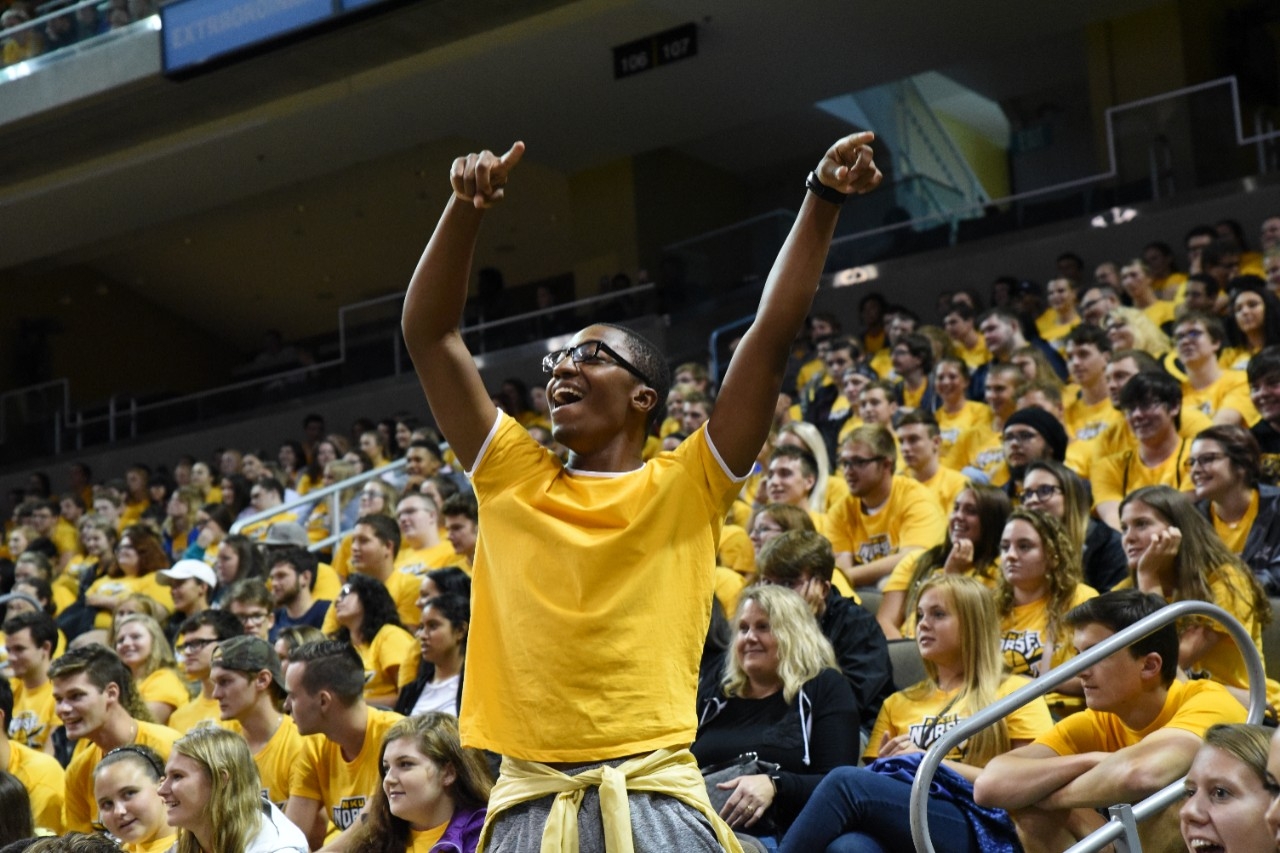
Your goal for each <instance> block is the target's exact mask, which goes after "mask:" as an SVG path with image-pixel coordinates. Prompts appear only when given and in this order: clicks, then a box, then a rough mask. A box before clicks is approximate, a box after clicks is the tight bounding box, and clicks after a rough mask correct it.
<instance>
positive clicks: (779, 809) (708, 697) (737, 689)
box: [692, 585, 859, 837]
mask: <svg viewBox="0 0 1280 853" xmlns="http://www.w3.org/2000/svg"><path fill="white" fill-rule="evenodd" d="M733 624H734V625H735V633H734V638H733V643H732V645H731V647H730V649H729V652H728V654H727V655H726V659H725V667H724V672H723V677H722V678H721V679H720V680H719V681H718V682H716V683H711V684H707V683H704V685H703V689H702V690H700V691H699V699H698V709H699V717H698V719H699V725H698V734H697V738H696V739H695V740H694V742H693V747H692V749H693V754H694V757H695V758H697V760H698V765H699V766H700V767H702V768H704V769H705V768H709V767H713V766H716V765H722V764H726V763H731V762H733V761H734V760H735V759H737V758H738V757H740V756H742V755H744V754H746V753H752V752H754V753H756V754H757V755H758V756H759V758H760V759H761V760H762V761H765V762H772V763H773V764H776V765H778V769H777V770H776V771H773V770H768V771H766V772H754V773H746V774H744V775H741V776H738V777H736V778H732V779H730V780H728V781H726V782H723V783H721V784H720V785H719V788H720V789H721V790H724V791H727V792H729V796H728V800H727V801H726V802H725V804H724V806H723V808H722V809H721V810H720V814H721V816H722V817H723V818H724V819H725V820H726V821H727V822H728V824H729V826H731V827H732V828H734V829H735V830H737V831H739V832H745V833H747V834H749V835H754V836H757V837H766V836H778V835H781V833H782V831H784V830H785V829H786V827H787V826H788V825H789V824H790V823H791V821H792V820H793V819H794V818H795V816H796V815H797V814H798V813H799V811H800V809H801V808H803V807H804V804H805V802H806V801H808V799H809V795H810V794H812V793H813V790H814V788H816V787H817V786H818V783H819V782H821V781H822V778H823V777H824V776H825V775H826V774H827V772H828V771H830V770H831V769H832V768H834V767H838V766H840V765H843V764H853V763H855V762H856V761H857V760H858V746H859V729H858V708H857V706H856V703H855V702H854V699H853V692H852V690H851V689H850V687H849V683H848V682H847V681H846V680H845V679H844V676H843V675H841V674H840V671H839V669H837V668H836V661H835V656H834V654H833V653H832V650H831V645H830V644H829V643H828V642H827V641H826V639H825V638H824V637H823V636H822V632H821V631H820V630H819V628H818V624H817V621H816V620H815V619H814V618H813V614H812V613H811V612H810V611H809V608H808V606H807V605H806V604H805V601H804V599H803V598H801V597H800V595H799V594H798V593H796V592H793V591H792V590H790V589H787V588H786V587H782V586H768V585H762V586H754V587H751V588H749V589H747V590H746V591H744V592H743V594H742V598H741V603H740V604H739V605H738V612H737V617H736V619H735V620H734V623H733Z"/></svg>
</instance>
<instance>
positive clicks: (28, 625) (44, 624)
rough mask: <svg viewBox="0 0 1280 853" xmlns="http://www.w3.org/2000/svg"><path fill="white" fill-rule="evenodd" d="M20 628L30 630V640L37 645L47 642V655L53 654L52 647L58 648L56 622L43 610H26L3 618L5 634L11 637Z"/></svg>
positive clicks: (20, 629)
mask: <svg viewBox="0 0 1280 853" xmlns="http://www.w3.org/2000/svg"><path fill="white" fill-rule="evenodd" d="M22 630H30V631H31V641H32V642H33V643H35V644H36V645H37V646H43V645H44V644H45V643H48V644H49V656H50V657H52V656H53V652H54V649H56V648H58V623H57V622H55V621H54V620H53V617H52V616H50V615H49V614H48V613H45V612H44V611H43V610H28V611H27V612H26V613H18V614H16V615H14V616H10V617H9V618H8V619H6V620H4V633H5V636H7V637H12V636H13V635H14V634H16V633H18V632H19V631H22Z"/></svg>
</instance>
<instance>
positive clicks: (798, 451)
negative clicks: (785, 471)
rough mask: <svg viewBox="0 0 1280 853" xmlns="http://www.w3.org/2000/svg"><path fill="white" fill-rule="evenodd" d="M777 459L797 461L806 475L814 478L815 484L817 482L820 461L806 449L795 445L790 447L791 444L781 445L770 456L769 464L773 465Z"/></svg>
mask: <svg viewBox="0 0 1280 853" xmlns="http://www.w3.org/2000/svg"><path fill="white" fill-rule="evenodd" d="M775 459H795V460H797V461H798V462H799V463H800V468H801V469H802V470H803V471H804V473H805V474H807V475H808V476H810V477H813V478H814V481H815V483H816V482H817V477H818V460H817V459H815V458H814V456H813V454H812V453H810V452H809V451H808V450H806V449H805V448H803V447H795V446H794V445H790V444H782V445H779V446H778V447H777V448H775V449H774V451H773V453H770V454H769V464H771V465H772V464H773V460H775Z"/></svg>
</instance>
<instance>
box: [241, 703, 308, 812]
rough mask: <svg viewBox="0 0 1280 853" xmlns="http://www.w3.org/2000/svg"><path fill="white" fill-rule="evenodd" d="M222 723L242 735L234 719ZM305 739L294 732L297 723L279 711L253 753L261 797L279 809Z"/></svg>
mask: <svg viewBox="0 0 1280 853" xmlns="http://www.w3.org/2000/svg"><path fill="white" fill-rule="evenodd" d="M223 726H224V727H225V728H227V729H230V730H231V731H233V732H236V733H237V734H239V735H241V736H243V735H244V729H243V728H242V727H241V725H240V723H239V721H237V720H227V721H225V722H224V723H223ZM305 741H306V739H305V738H303V736H302V735H300V734H298V726H297V724H296V723H294V721H293V717H290V716H289V715H288V714H281V715H280V725H279V726H277V727H276V730H275V734H273V735H271V737H270V738H269V739H268V740H267V742H266V743H265V744H264V745H263V747H262V749H260V750H258V751H257V752H255V753H254V754H253V763H254V764H256V765H258V776H259V777H260V778H261V779H262V793H263V796H265V797H266V798H267V799H268V800H270V801H271V802H273V803H275V804H276V805H277V806H279V807H280V808H284V804H285V802H286V801H287V800H288V799H289V778H290V775H291V774H292V773H293V768H294V767H295V766H297V764H298V760H299V758H300V756H301V755H302V748H303V745H304V744H305Z"/></svg>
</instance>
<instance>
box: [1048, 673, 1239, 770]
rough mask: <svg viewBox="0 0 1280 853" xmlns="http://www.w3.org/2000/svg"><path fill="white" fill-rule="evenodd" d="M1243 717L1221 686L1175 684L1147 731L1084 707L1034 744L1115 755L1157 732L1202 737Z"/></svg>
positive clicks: (1074, 752)
mask: <svg viewBox="0 0 1280 853" xmlns="http://www.w3.org/2000/svg"><path fill="white" fill-rule="evenodd" d="M1244 718H1245V708H1244V706H1243V705H1241V704H1240V703H1239V702H1237V701H1236V700H1235V697H1234V696H1232V695H1231V694H1230V693H1228V692H1227V691H1226V689H1225V688H1223V687H1222V685H1220V684H1215V683H1214V682H1212V681H1203V680H1202V681H1175V682H1173V683H1172V684H1171V685H1169V694H1168V696H1167V697H1166V698H1165V700H1164V707H1163V708H1162V709H1161V711H1160V715H1159V716H1158V717H1156V718H1155V720H1153V721H1152V722H1151V724H1150V725H1148V726H1147V727H1146V728H1143V729H1131V728H1129V727H1128V726H1126V725H1125V724H1124V723H1123V722H1121V720H1120V718H1119V717H1118V716H1116V715H1115V714H1111V713H1108V712H1106V711H1094V710H1091V709H1089V708H1086V709H1085V710H1083V711H1081V712H1080V713H1078V714H1072V715H1071V716H1069V717H1067V718H1065V719H1063V720H1062V722H1060V723H1058V724H1057V725H1056V726H1054V727H1053V730H1052V731H1050V732H1048V733H1047V734H1045V735H1043V736H1042V737H1040V738H1038V739H1037V740H1036V743H1038V744H1041V745H1043V746H1047V747H1049V748H1050V749H1052V750H1053V751H1054V752H1056V753H1057V754H1058V755H1080V754H1082V753H1085V752H1116V751H1118V750H1121V749H1124V748H1125V747H1127V746H1133V745H1134V744H1136V743H1138V742H1139V741H1141V740H1142V739H1143V738H1145V737H1146V736H1147V735H1149V734H1151V733H1152V732H1155V731H1158V730H1160V729H1164V728H1170V729H1181V730H1183V731H1188V732H1191V733H1192V734H1194V735H1196V736H1197V737H1204V733H1205V732H1206V731H1208V730H1209V727H1210V726H1212V725H1214V724H1215V723H1243V722H1244Z"/></svg>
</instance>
